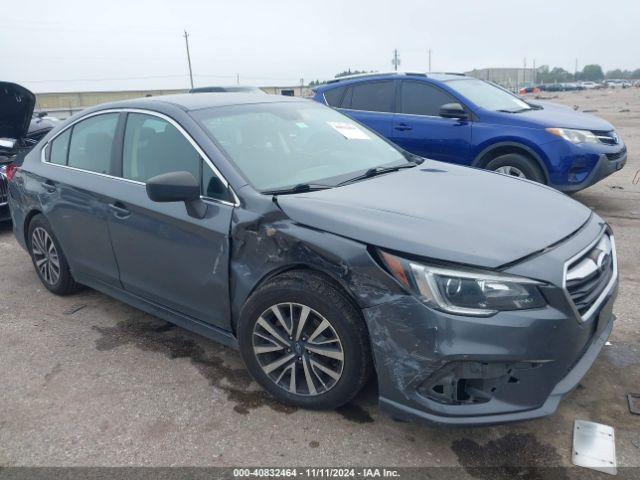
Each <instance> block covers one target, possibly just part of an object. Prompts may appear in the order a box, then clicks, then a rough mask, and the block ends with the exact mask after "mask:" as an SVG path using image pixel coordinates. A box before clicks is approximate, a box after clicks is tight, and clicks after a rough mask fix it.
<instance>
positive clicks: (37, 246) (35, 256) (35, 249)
mask: <svg viewBox="0 0 640 480" xmlns="http://www.w3.org/2000/svg"><path fill="white" fill-rule="evenodd" d="M27 243H28V245H29V253H30V254H31V260H32V262H33V266H34V267H35V269H36V273H37V274H38V277H39V278H40V281H41V282H42V284H43V285H44V286H45V287H46V288H47V290H49V291H50V292H52V293H55V294H56V295H69V294H71V293H75V292H77V291H78V290H80V289H81V288H82V286H81V285H80V284H79V283H77V282H76V281H75V280H74V279H73V277H72V276H71V271H70V269H69V263H68V262H67V258H66V257H65V255H64V253H63V251H62V248H60V244H59V243H58V240H57V239H56V237H55V235H54V234H53V231H52V230H51V225H49V222H48V221H47V219H46V218H45V217H44V216H43V215H41V214H38V215H36V216H35V217H33V219H31V223H29V230H28V237H27Z"/></svg>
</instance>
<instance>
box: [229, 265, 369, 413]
mask: <svg viewBox="0 0 640 480" xmlns="http://www.w3.org/2000/svg"><path fill="white" fill-rule="evenodd" d="M238 342H239V344H240V353H241V355H242V358H243V360H244V362H245V364H246V366H247V369H248V370H249V372H250V373H251V375H252V376H253V378H254V379H255V380H256V381H257V382H258V383H259V384H260V385H261V386H262V387H263V388H264V389H265V390H266V391H268V392H269V393H270V394H271V395H273V396H274V397H275V398H276V399H278V400H279V401H281V402H282V403H286V404H289V405H295V406H298V407H302V408H309V409H334V408H337V407H340V406H341V405H344V404H345V403H347V402H348V401H350V400H351V399H352V398H353V397H354V396H355V395H356V394H357V393H358V392H359V391H360V390H361V389H362V387H363V386H364V384H365V383H366V381H367V379H368V378H369V375H370V373H371V369H372V368H371V352H370V346H369V339H368V335H367V331H366V328H365V324H364V321H363V319H362V317H361V315H360V313H359V312H358V310H357V309H356V307H355V306H354V305H353V304H352V302H351V301H350V300H349V299H348V298H347V297H346V295H344V294H343V293H342V292H341V291H340V290H339V289H338V288H336V287H335V286H334V285H333V284H332V283H331V282H329V281H327V279H325V278H324V277H323V276H321V275H317V274H314V273H307V272H289V273H285V274H283V275H281V276H278V277H276V278H274V279H272V280H270V281H268V282H267V283H266V284H264V285H263V286H261V287H260V288H258V290H256V292H255V293H253V294H252V295H251V297H250V298H249V300H248V301H247V303H246V305H245V307H244V308H243V310H242V314H241V318H240V322H239V325H238Z"/></svg>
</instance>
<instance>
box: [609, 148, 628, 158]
mask: <svg viewBox="0 0 640 480" xmlns="http://www.w3.org/2000/svg"><path fill="white" fill-rule="evenodd" d="M626 154H627V147H626V146H625V147H622V150H620V151H618V152H614V153H607V158H608V159H609V160H612V161H613V160H618V159H619V158H622V157H624V156H625V155H626Z"/></svg>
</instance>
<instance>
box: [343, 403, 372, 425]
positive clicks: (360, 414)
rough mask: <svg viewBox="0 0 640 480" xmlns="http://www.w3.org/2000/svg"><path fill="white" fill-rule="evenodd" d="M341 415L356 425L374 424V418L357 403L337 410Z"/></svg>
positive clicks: (348, 404)
mask: <svg viewBox="0 0 640 480" xmlns="http://www.w3.org/2000/svg"><path fill="white" fill-rule="evenodd" d="M336 412H338V413H339V414H340V415H342V416H343V417H344V418H346V419H347V420H350V421H352V422H355V423H372V422H373V417H371V415H369V412H367V411H366V410H365V409H364V408H362V407H361V406H359V405H356V404H355V403H347V404H346V405H343V406H341V407H339V408H337V409H336Z"/></svg>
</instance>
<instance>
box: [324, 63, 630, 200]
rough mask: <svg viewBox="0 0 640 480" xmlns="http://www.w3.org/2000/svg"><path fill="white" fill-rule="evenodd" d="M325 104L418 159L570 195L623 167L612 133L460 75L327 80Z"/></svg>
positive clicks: (622, 150)
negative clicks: (501, 175) (492, 173)
mask: <svg viewBox="0 0 640 480" xmlns="http://www.w3.org/2000/svg"><path fill="white" fill-rule="evenodd" d="M314 100H316V101H318V102H321V103H326V104H327V105H330V106H332V107H334V108H336V109H338V110H340V111H341V112H343V113H345V114H347V115H349V116H350V117H352V118H353V119H355V120H357V121H358V122H360V123H362V124H364V125H366V126H367V127H369V128H370V129H372V130H375V131H376V132H378V133H379V134H380V135H382V136H384V137H386V138H387V139H389V140H391V141H392V142H394V143H395V144H397V145H399V146H400V147H402V148H404V149H405V150H408V151H409V152H411V153H414V154H416V155H420V156H422V157H427V158H432V159H434V160H441V161H445V162H452V163H458V164H461V165H469V166H473V167H479V168H485V169H487V170H493V171H496V172H499V173H504V174H507V175H513V176H516V177H521V178H527V179H529V180H534V181H536V182H540V183H544V184H547V185H549V186H552V187H554V188H557V189H558V190H562V191H565V192H575V191H578V190H582V189H584V188H587V187H589V186H591V185H593V184H594V183H596V182H598V181H599V180H602V179H603V178H605V177H606V176H608V175H610V174H612V173H613V172H615V171H617V170H620V169H621V168H622V167H623V166H624V165H625V163H626V161H627V149H626V147H625V145H624V143H623V142H622V140H621V139H620V138H619V137H618V135H617V134H616V132H615V130H614V128H613V126H612V125H611V124H610V123H608V122H606V121H605V120H602V119H600V118H597V117H594V116H592V115H587V114H585V113H581V112H576V111H574V110H572V109H571V108H569V107H565V106H562V105H557V104H553V103H547V102H539V103H531V102H527V101H525V100H523V99H521V98H520V97H518V96H516V95H514V94H512V93H510V92H508V91H507V90H505V89H503V88H500V87H498V86H496V85H494V84H491V83H488V82H485V81H482V80H478V79H475V78H471V77H467V76H465V75H461V74H424V73H395V72H394V73H383V74H382V73H381V74H367V75H356V76H352V77H342V78H339V79H335V80H331V81H329V82H328V83H327V84H325V85H321V86H319V87H317V88H316V89H315V94H314Z"/></svg>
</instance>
